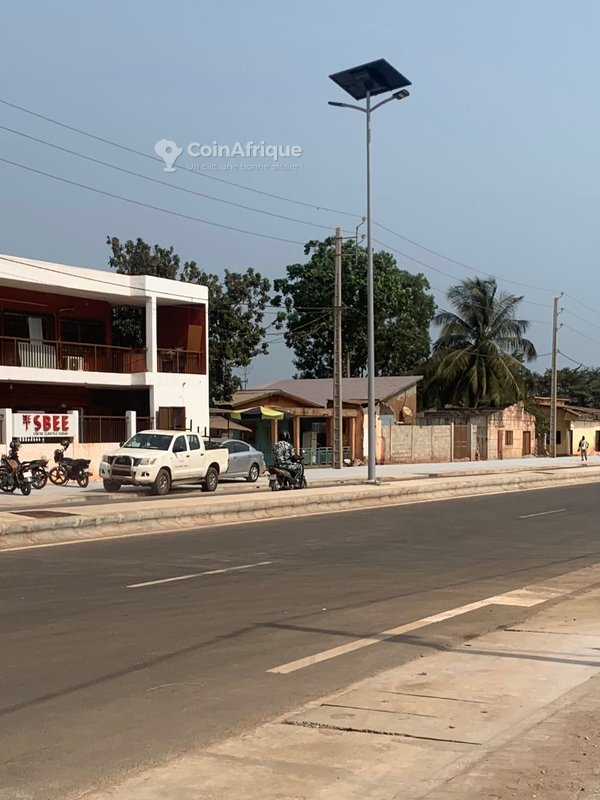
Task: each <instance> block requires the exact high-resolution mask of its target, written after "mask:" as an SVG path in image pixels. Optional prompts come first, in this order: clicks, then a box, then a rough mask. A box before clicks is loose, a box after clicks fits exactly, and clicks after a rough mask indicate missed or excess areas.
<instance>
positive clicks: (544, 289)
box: [375, 222, 554, 293]
mask: <svg viewBox="0 0 600 800" xmlns="http://www.w3.org/2000/svg"><path fill="white" fill-rule="evenodd" d="M375 225H377V227H378V228H382V229H383V230H384V231H387V232H388V233H391V234H392V235H393V236H397V237H398V238H399V239H403V240H404V241H405V242H409V243H410V244H412V245H414V246H415V247H419V248H421V250H425V252H427V253H431V254H432V255H434V256H438V257H439V258H443V259H445V260H446V261H449V262H450V263H451V264H457V265H458V266H459V267H463V268H464V269H468V270H470V271H472V272H475V273H484V272H487V271H486V270H481V269H478V268H476V267H473V266H471V265H470V264H466V263H465V262H464V261H459V260H458V259H456V258H451V257H450V256H446V255H444V253H440V252H439V251H438V250H432V249H431V248H430V247H426V246H425V245H424V244H420V242H416V241H415V240H414V239H409V238H408V236H403V234H401V233H397V232H396V231H393V230H392V229H391V228H387V227H386V226H385V225H382V224H381V223H380V222H375ZM379 244H381V242H379ZM405 255H406V254H405ZM409 257H410V256H409ZM430 269H434V267H431V266H430ZM438 271H439V272H441V270H438ZM447 274H448V273H445V272H442V275H447ZM488 274H490V275H493V276H494V278H498V279H499V280H501V281H504V282H505V283H512V284H513V285H514V286H521V287H523V288H524V289H534V290H535V291H538V292H550V293H554V292H553V290H552V289H548V288H547V287H542V286H532V285H531V284H528V283H519V282H518V281H513V280H510V279H509V278H505V277H503V276H502V275H496V274H494V273H488ZM457 280H458V279H457Z"/></svg>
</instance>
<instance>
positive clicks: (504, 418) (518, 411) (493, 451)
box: [487, 403, 537, 460]
mask: <svg viewBox="0 0 600 800" xmlns="http://www.w3.org/2000/svg"><path fill="white" fill-rule="evenodd" d="M507 431H508V432H512V444H508V443H507V436H506V434H507ZM524 432H529V434H530V438H531V454H532V455H535V453H536V448H537V440H536V435H535V417H534V416H533V414H530V413H529V412H528V411H525V408H524V407H523V404H522V403H515V404H514V405H512V406H509V407H508V408H503V409H502V410H501V411H498V412H496V413H495V414H490V415H489V417H488V420H487V457H488V459H490V460H491V459H496V458H500V457H502V458H521V456H522V455H523V433H524ZM498 434H500V435H501V436H502V445H501V447H499V441H498V439H499V436H498ZM508 438H510V437H508Z"/></svg>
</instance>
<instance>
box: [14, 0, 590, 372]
mask: <svg viewBox="0 0 600 800" xmlns="http://www.w3.org/2000/svg"><path fill="white" fill-rule="evenodd" d="M3 28H4V33H5V36H4V37H3V48H2V49H3V61H4V64H5V69H4V71H3V72H4V80H3V86H2V89H1V90H0V98H1V99H2V100H4V101H7V102H8V103H11V104H13V105H18V106H21V107H22V108H24V109H27V110H28V111H30V112H35V113H36V114H38V115H42V117H48V118H51V119H52V120H56V121H58V122H60V123H62V124H63V126H64V125H67V126H71V128H77V129H79V130H80V131H85V132H87V133H91V134H94V135H95V136H97V137H100V138H102V139H106V140H110V141H112V142H116V143H118V144H120V145H122V146H124V147H125V148H130V150H125V149H122V148H121V149H120V148H117V147H114V146H112V145H110V144H108V143H104V142H100V141H98V140H96V139H92V138H90V137H88V136H85V135H83V134H82V133H77V132H75V131H73V130H71V129H69V128H67V127H63V126H60V125H56V124H53V123H51V122H49V121H48V120H46V119H43V118H42V117H40V116H34V115H32V114H30V113H25V112H24V111H22V110H19V109H17V108H14V107H13V106H10V105H7V104H6V103H0V126H3V127H1V128H0V143H1V150H2V152H1V154H0V158H2V159H6V160H8V161H12V162H14V164H20V165H23V166H26V167H28V168H29V170H31V169H34V170H38V172H37V173H35V172H31V171H27V170H24V169H23V168H22V167H17V166H14V164H7V163H5V161H1V160H0V187H1V191H0V252H3V253H7V254H12V255H18V256H21V257H26V258H35V259H41V260H46V261H55V262H59V263H64V264H73V265H79V266H89V267H94V268H97V269H108V257H109V249H108V247H107V245H106V237H107V235H110V236H117V237H119V238H120V239H122V240H125V239H130V238H131V239H135V238H137V237H138V236H139V237H142V238H143V239H145V240H146V241H148V242H150V243H152V244H154V243H157V244H160V245H161V246H170V245H173V247H174V248H175V250H176V252H177V253H179V255H180V256H181V258H182V260H186V259H193V260H196V261H197V262H198V263H199V264H200V265H201V266H202V268H204V269H206V270H208V271H211V272H215V273H217V274H222V272H223V270H224V269H230V270H242V271H243V270H246V268H248V267H254V268H255V269H257V270H259V271H260V272H261V273H262V274H263V275H266V276H267V277H269V278H270V279H274V278H276V277H281V276H283V275H284V274H285V267H286V265H288V264H292V263H296V262H299V261H300V262H301V261H304V260H305V258H304V255H303V243H304V242H306V241H308V240H310V239H315V238H322V237H324V236H328V235H332V234H333V231H334V229H335V227H336V226H338V225H339V226H341V227H342V228H344V229H345V230H347V231H353V230H354V228H355V226H356V225H357V224H358V223H359V222H360V220H361V217H362V216H363V215H364V213H365V165H364V151H365V143H364V142H365V132H364V119H363V117H362V116H359V115H358V114H355V113H353V112H351V111H349V110H345V109H337V108H331V107H329V106H328V105H327V101H328V100H337V101H345V100H349V99H350V98H349V97H348V96H347V95H345V94H344V93H343V92H342V90H341V89H339V88H338V87H337V86H336V85H334V84H333V83H332V82H331V81H330V80H329V78H328V76H329V75H330V74H331V73H333V72H336V71H339V70H342V69H346V68H348V67H351V66H354V65H356V64H360V63H363V62H367V61H372V60H375V59H378V58H385V59H387V60H388V61H389V62H390V63H391V64H393V65H394V66H395V67H396V68H397V69H398V70H399V71H400V72H402V73H403V74H404V75H406V76H407V77H408V78H409V80H410V81H411V82H412V86H411V87H410V93H411V94H410V97H409V98H407V99H406V100H403V101H402V102H401V103H395V102H394V103H389V104H387V105H386V106H385V107H384V108H382V109H380V110H379V111H377V112H376V113H375V114H374V115H373V218H374V220H375V221H376V222H377V223H379V224H381V225H384V226H386V227H387V228H389V229H391V230H392V231H393V232H394V233H389V232H388V231H385V230H383V229H382V228H380V227H377V226H375V227H374V236H375V238H376V239H377V240H379V241H380V242H383V243H384V244H385V245H387V246H388V247H393V248H394V249H395V250H396V251H398V252H396V253H395V256H396V258H397V261H398V264H399V266H400V267H402V268H404V269H408V270H409V271H411V272H423V273H424V274H425V275H426V277H427V278H428V279H429V281H430V284H431V286H432V288H433V293H434V296H435V299H436V302H437V303H438V305H439V306H440V307H442V308H443V307H445V306H447V303H446V302H445V299H444V295H445V291H446V290H447V288H448V287H449V286H451V285H453V284H456V283H457V282H458V281H459V280H461V279H463V278H465V277H469V276H472V275H474V274H480V275H495V276H497V278H498V283H499V285H500V287H501V288H502V289H504V290H506V291H510V292H513V293H516V294H518V295H524V298H525V299H524V301H523V304H522V307H521V316H522V317H524V318H526V319H529V320H531V328H530V331H529V333H530V337H531V338H532V339H533V341H534V343H535V345H536V347H537V350H538V353H540V354H548V353H549V351H550V347H551V318H552V301H553V297H554V296H556V295H558V294H560V293H561V292H564V293H565V295H564V296H563V297H562V298H561V300H560V304H559V305H560V308H561V309H563V310H562V312H561V315H560V322H561V329H560V331H559V349H560V356H559V366H571V367H575V366H577V365H578V364H579V363H581V362H583V363H584V364H588V365H596V366H599V365H600V233H599V231H600V226H599V221H600V147H599V142H600V92H599V90H598V87H599V85H600V48H598V40H599V38H600V3H599V2H598V0H576V1H575V2H567V0H564V1H563V2H559V0H525V1H524V0H504V1H503V2H502V3H500V2H489V1H488V2H482V0H452V2H449V0H422V2H419V3H415V2H408V1H407V0H378V2H377V3H372V4H370V5H368V6H365V4H364V3H362V2H358V0H328V2H322V0H321V1H320V2H317V1H316V0H304V2H303V3H301V4H300V3H283V2H275V0H261V2H255V3H248V2H241V1H238V2H235V1H234V0H221V2H219V3H214V2H213V3H207V2H204V0H171V2H170V3H168V4H167V3H165V2H157V0H119V1H118V2H117V1H116V0H102V2H100V0H87V2H86V3H81V2H75V1H74V0H57V2H55V3H52V4H48V3H45V2H42V1H41V0H38V2H32V1H31V0H20V2H19V3H16V2H15V1H14V0H13V2H11V3H10V5H7V6H5V8H4V11H3ZM6 65H8V68H7V66H6ZM6 128H10V129H11V131H7V130H6ZM14 131H17V132H18V133H15V132H14ZM25 135H26V136H29V137H34V138H36V139H41V140H44V141H46V142H50V143H52V144H54V145H57V146H59V147H62V148H65V149H67V150H73V151H76V152H77V153H80V154H83V155H85V156H87V157H88V158H94V159H97V160H99V161H102V162H105V163H104V164H98V163H95V162H91V161H89V160H84V159H81V158H78V157H76V156H74V155H72V154H70V153H66V152H63V151H59V150H56V149H53V148H51V147H48V146H47V145H45V144H42V143H41V142H39V141H33V140H32V139H27V138H26V136H25ZM159 140H168V141H172V142H175V143H176V144H177V145H178V146H179V147H182V148H183V152H182V154H181V156H180V157H179V158H178V159H177V161H176V162H175V171H173V172H165V171H164V170H163V166H166V164H163V162H162V161H160V160H158V156H157V155H156V152H155V144H156V142H158V141H159ZM261 141H262V142H265V144H266V145H279V146H281V147H283V148H286V147H293V146H295V147H297V148H300V149H301V154H300V155H297V156H291V155H289V156H285V155H284V156H282V157H281V158H280V159H279V160H278V161H277V162H274V161H273V159H272V158H266V157H265V158H261V157H260V154H259V155H257V156H256V157H252V156H251V157H240V156H235V157H230V158H226V157H221V158H219V157H215V158H212V157H210V156H197V157H194V156H191V155H189V154H188V152H187V148H188V145H190V144H192V145H193V144H194V143H198V144H203V145H209V146H210V145H212V143H213V142H217V143H218V144H220V145H229V146H231V147H233V146H234V145H235V143H236V142H240V143H241V144H242V145H244V146H245V144H246V143H247V142H255V143H260V142H261ZM197 150H198V147H197V146H196V147H192V152H197ZM131 151H137V152H131ZM284 152H285V150H284ZM296 152H298V151H296ZM138 153H142V154H143V155H138ZM148 156H151V157H154V159H157V160H155V161H152V160H151V159H150V158H148ZM106 164H112V165H114V166H117V167H120V168H121V169H124V170H129V171H130V172H135V173H139V174H141V175H145V176H147V177H150V178H153V179H154V180H155V181H162V182H163V183H155V182H152V181H148V180H144V179H143V178H140V177H138V176H137V175H131V174H128V173H125V172H122V171H118V170H115V169H113V168H111V167H110V166H106ZM277 164H280V165H282V166H283V167H290V166H291V167H293V169H279V168H277ZM272 166H275V167H276V168H275V169H271V167H272ZM39 172H44V173H48V174H49V175H53V176H55V177H54V178H51V177H47V175H42V174H39ZM56 178H61V179H62V181H59V180H56ZM64 181H71V182H73V183H78V184H82V185H85V186H88V187H91V188H92V189H94V190H97V191H91V190H89V189H85V188H81V186H75V185H73V183H66V182H64ZM224 181H227V183H226V182H224ZM177 187H179V188H177ZM181 189H186V190H187V191H181ZM250 190H251V191H250ZM100 192H104V193H105V194H101V193H100ZM262 193H266V194H262ZM109 195H112V196H109ZM114 195H118V196H119V197H120V198H127V199H128V200H133V201H136V202H137V204H136V203H131V202H127V201H126V200H123V199H117V197H115V196H114ZM200 195H210V196H211V197H210V198H208V197H206V196H200ZM268 195H277V197H272V196H268ZM215 198H217V199H215ZM219 200H221V201H226V202H219ZM290 200H292V201H295V202H289V201H290ZM140 203H142V204H146V205H139V204H140ZM231 203H234V204H238V205H230V204H231ZM148 206H153V207H154V208H149V207H148ZM240 206H247V207H251V208H242V207H240ZM159 209H162V210H159ZM252 209H258V211H256V210H252ZM167 212H171V213H167ZM260 212H263V213H260ZM264 212H269V214H270V215H269V214H267V213H264ZM342 212H343V213H342ZM180 215H183V216H180ZM272 215H280V216H285V217H291V218H293V219H281V218H280V216H279V217H278V216H272ZM189 217H194V218H196V219H189ZM198 220H204V221H209V222H213V223H216V224H217V225H222V226H229V227H230V228H238V229H244V230H245V231H251V232H253V233H254V234H262V237H261V236H256V235H250V234H248V233H241V232H237V231H235V230H228V229H226V228H221V227H218V226H217V225H209V224H206V222H200V221H198ZM268 237H273V238H268ZM401 237H405V238H401ZM406 239H409V240H411V242H412V243H411V242H409V241H406ZM282 240H283V241H282ZM418 245H421V246H418ZM375 247H380V245H378V244H375ZM423 248H427V249H423ZM386 249H387V248H386ZM432 250H433V251H436V253H439V254H441V255H443V256H446V257H447V258H443V257H441V256H440V255H436V254H434V253H432V252H429V251H432ZM448 258H450V259H453V260H452V261H450V260H448ZM419 262H421V263H419ZM456 262H461V263H456ZM465 265H466V266H465ZM519 284H524V285H519ZM525 285H526V286H525ZM273 314H274V312H273V311H270V312H269V316H268V317H267V322H270V321H272V319H273V316H272V315H273ZM269 334H270V335H269V341H270V345H271V355H269V356H267V357H261V358H258V359H255V361H254V362H253V364H252V366H251V368H250V369H249V371H248V374H247V379H248V385H249V386H252V385H256V384H258V383H260V382H262V381H267V380H271V379H273V380H275V379H278V378H284V377H289V376H291V375H292V374H293V373H294V367H293V364H292V359H293V354H292V353H291V352H290V351H288V350H286V348H285V346H284V344H283V342H282V336H281V333H275V332H272V331H270V332H269ZM549 363H550V361H549V357H548V356H547V355H542V356H541V357H540V358H539V359H538V362H537V363H536V365H535V368H536V369H538V370H543V369H545V368H546V367H548V366H549Z"/></svg>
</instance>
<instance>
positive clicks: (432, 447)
mask: <svg viewBox="0 0 600 800" xmlns="http://www.w3.org/2000/svg"><path fill="white" fill-rule="evenodd" d="M381 434H382V440H383V443H384V448H385V456H384V463H386V464H411V463H415V464H420V463H428V462H437V461H452V426H451V425H389V426H387V425H384V426H382V429H381Z"/></svg>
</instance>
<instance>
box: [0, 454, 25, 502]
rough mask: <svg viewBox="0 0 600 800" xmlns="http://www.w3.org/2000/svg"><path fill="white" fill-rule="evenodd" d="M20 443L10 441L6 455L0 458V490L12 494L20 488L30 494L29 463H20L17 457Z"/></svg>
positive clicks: (22, 491) (23, 492)
mask: <svg viewBox="0 0 600 800" xmlns="http://www.w3.org/2000/svg"><path fill="white" fill-rule="evenodd" d="M19 447H20V445H19V444H18V443H15V442H11V444H10V449H9V451H8V455H3V456H2V458H1V459H0V490H1V491H3V492H7V493H8V494H12V492H14V491H15V489H17V488H18V489H20V490H21V493H22V494H24V495H29V494H31V485H32V480H31V470H30V469H29V464H27V463H25V464H22V463H21V462H20V461H19V458H18V451H19Z"/></svg>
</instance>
